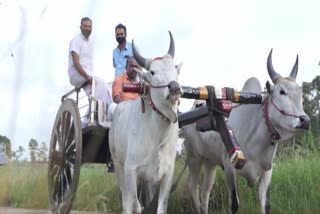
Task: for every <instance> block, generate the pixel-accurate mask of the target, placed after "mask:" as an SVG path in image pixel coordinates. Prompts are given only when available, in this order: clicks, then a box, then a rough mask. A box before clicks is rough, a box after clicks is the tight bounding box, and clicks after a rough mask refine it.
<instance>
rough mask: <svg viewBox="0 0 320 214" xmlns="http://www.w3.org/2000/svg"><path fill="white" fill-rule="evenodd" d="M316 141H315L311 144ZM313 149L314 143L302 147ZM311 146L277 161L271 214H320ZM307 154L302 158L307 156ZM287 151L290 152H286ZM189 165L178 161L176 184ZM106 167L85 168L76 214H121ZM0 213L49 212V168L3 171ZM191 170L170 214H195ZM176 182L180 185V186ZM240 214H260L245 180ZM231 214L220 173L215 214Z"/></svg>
mask: <svg viewBox="0 0 320 214" xmlns="http://www.w3.org/2000/svg"><path fill="white" fill-rule="evenodd" d="M309 139H310V138H309ZM302 144H303V145H305V144H306V145H309V144H310V142H308V143H305V142H304V143H302ZM309 147H310V146H306V147H304V146H302V145H299V146H296V144H292V145H290V146H289V147H288V148H289V149H287V150H281V152H280V156H278V155H277V156H276V158H275V163H274V166H273V176H272V183H271V187H270V197H271V198H270V199H271V201H270V202H271V212H270V213H288V214H289V213H290V214H298V213H320V207H319V206H318V203H317V202H318V200H319V198H320V179H319V174H320V164H319V163H320V155H319V154H320V153H319V151H318V150H317V149H315V150H313V151H311V150H310V149H307V148H309ZM302 150H303V151H304V152H301V151H302ZM284 151H285V152H284ZM184 161H185V160H184V159H183V158H180V159H178V160H177V161H176V166H175V179H176V178H177V176H178V174H180V172H181V170H182V168H183V166H184V163H185V162H184ZM106 170H107V169H106V166H105V165H103V164H85V165H82V167H81V173H80V182H79V186H78V189H77V193H76V198H75V202H74V204H73V208H72V209H73V210H83V211H91V212H103V213H107V212H108V213H121V197H120V191H119V189H118V187H117V179H116V176H115V174H110V173H106ZM0 175H1V179H0V190H1V191H0V207H14V208H37V209H48V208H49V204H48V203H49V202H48V190H47V189H48V187H47V166H46V165H45V164H38V163H36V164H30V163H29V164H28V163H27V164H26V163H25V164H9V165H7V166H5V167H0ZM187 176H188V169H186V171H185V172H184V174H183V177H182V179H181V180H180V183H179V185H178V188H177V189H176V191H175V192H173V193H171V194H170V197H169V205H168V213H177V214H179V213H183V214H195V213H196V211H195V209H194V206H193V203H192V201H191V196H190V193H189V191H188V189H187ZM175 179H174V180H175ZM237 190H238V195H239V200H240V207H239V211H238V213H239V214H247V213H260V205H259V199H258V191H257V185H256V186H255V187H254V188H249V187H248V185H247V182H246V180H245V179H244V178H242V177H238V178H237ZM228 212H229V208H228V200H227V188H226V186H225V181H224V172H223V171H222V170H221V169H220V168H217V175H216V182H215V184H214V188H213V189H212V191H211V195H210V201H209V214H212V213H215V214H225V213H228Z"/></svg>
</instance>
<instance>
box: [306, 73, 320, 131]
mask: <svg viewBox="0 0 320 214" xmlns="http://www.w3.org/2000/svg"><path fill="white" fill-rule="evenodd" d="M302 90H303V98H304V110H305V112H306V113H307V115H309V117H310V122H311V131H312V133H313V134H314V136H315V137H318V136H319V134H320V124H319V122H320V76H316V77H315V78H314V79H313V80H312V81H311V82H303V83H302Z"/></svg>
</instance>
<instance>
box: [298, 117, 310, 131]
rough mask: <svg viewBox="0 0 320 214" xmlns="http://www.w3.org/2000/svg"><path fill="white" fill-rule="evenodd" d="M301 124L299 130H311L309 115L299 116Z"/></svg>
mask: <svg viewBox="0 0 320 214" xmlns="http://www.w3.org/2000/svg"><path fill="white" fill-rule="evenodd" d="M299 120H300V124H299V125H298V126H296V128H297V129H305V130H308V129H309V128H310V118H309V117H308V116H307V115H300V116H299Z"/></svg>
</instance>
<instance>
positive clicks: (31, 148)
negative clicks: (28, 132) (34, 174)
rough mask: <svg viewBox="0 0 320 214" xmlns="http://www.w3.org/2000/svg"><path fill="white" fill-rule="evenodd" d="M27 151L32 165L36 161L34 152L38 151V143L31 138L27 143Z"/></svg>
mask: <svg viewBox="0 0 320 214" xmlns="http://www.w3.org/2000/svg"><path fill="white" fill-rule="evenodd" d="M29 151H30V159H31V162H32V163H34V162H36V160H37V158H36V152H37V151H38V141H36V140H35V139H33V138H31V140H30V141H29Z"/></svg>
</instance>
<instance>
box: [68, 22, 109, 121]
mask: <svg viewBox="0 0 320 214" xmlns="http://www.w3.org/2000/svg"><path fill="white" fill-rule="evenodd" d="M80 30H81V33H80V34H78V35H77V36H75V37H74V38H73V39H72V40H71V41H70V44H69V69H68V73H69V78H70V83H71V84H72V85H73V86H75V87H77V88H80V87H82V88H83V90H84V91H85V93H86V94H87V95H88V96H89V95H90V93H91V87H90V85H89V84H86V83H88V82H90V83H91V82H92V78H94V80H95V98H96V99H97V100H101V101H103V102H104V103H105V104H106V105H108V104H110V103H111V102H112V100H111V96H110V94H109V91H108V88H107V84H106V83H105V81H104V80H103V79H102V78H100V77H97V76H95V75H94V73H93V41H92V39H91V37H90V35H91V31H92V20H91V19H90V18H88V17H84V18H82V19H81V22H80ZM88 113H89V112H87V114H88ZM84 120H87V118H86V117H85V118H84ZM84 122H85V123H86V122H88V121H84Z"/></svg>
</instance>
